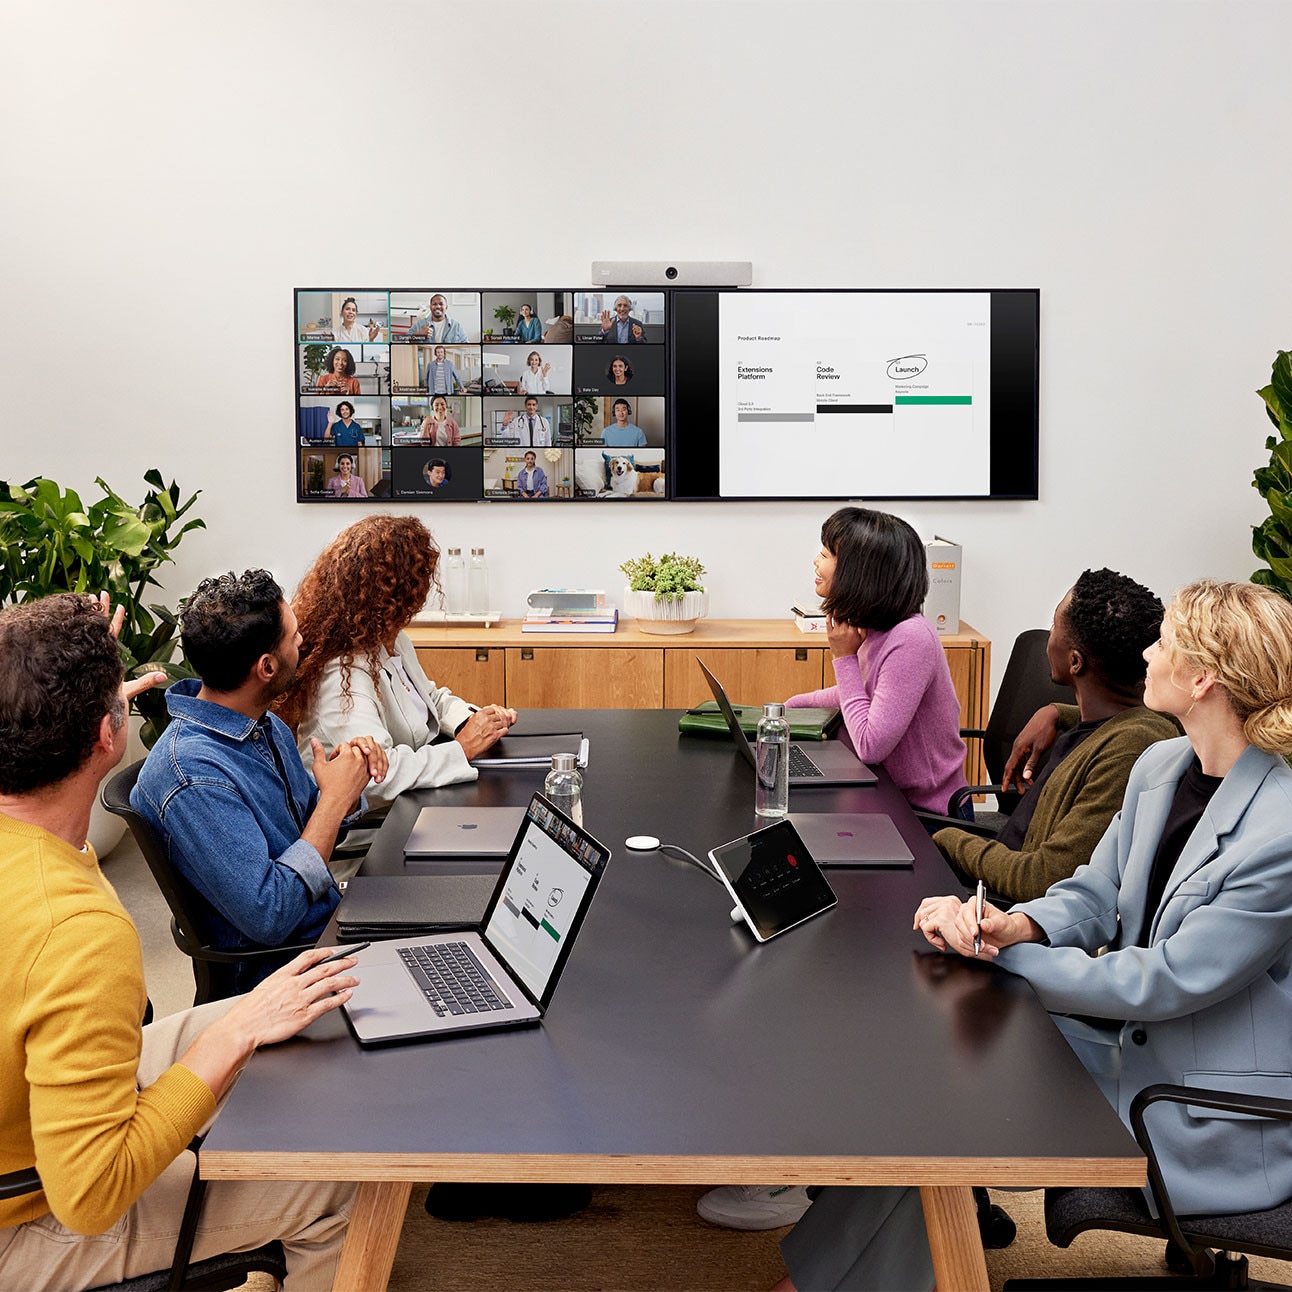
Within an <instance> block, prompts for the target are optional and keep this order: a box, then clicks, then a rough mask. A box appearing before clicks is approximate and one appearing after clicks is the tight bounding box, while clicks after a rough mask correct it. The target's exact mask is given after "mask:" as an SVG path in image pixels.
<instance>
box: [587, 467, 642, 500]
mask: <svg viewBox="0 0 1292 1292" xmlns="http://www.w3.org/2000/svg"><path fill="white" fill-rule="evenodd" d="M606 470H607V471H608V472H609V474H610V484H609V487H608V488H605V489H603V490H602V491H601V492H600V493H599V494H598V495H597V497H598V498H631V497H632V496H633V495H634V494H635V493H636V492H637V468H636V467H635V466H633V460H632V458H611V459H610V460H609V461H608V462H607V463H606Z"/></svg>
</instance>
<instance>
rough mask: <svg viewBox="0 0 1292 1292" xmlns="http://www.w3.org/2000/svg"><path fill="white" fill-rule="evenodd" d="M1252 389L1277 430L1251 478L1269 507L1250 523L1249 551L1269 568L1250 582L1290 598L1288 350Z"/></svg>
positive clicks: (1291, 388) (1291, 361) (1291, 390)
mask: <svg viewBox="0 0 1292 1292" xmlns="http://www.w3.org/2000/svg"><path fill="white" fill-rule="evenodd" d="M1256 393H1257V394H1258V395H1259V396H1260V397H1261V398H1262V399H1263V400H1264V401H1265V411H1266V413H1267V414H1268V416H1269V419H1270V421H1271V422H1273V423H1274V425H1275V427H1276V428H1277V430H1278V434H1277V435H1271V436H1269V437H1268V438H1267V439H1266V441H1265V447H1266V448H1267V449H1269V451H1270V464H1269V466H1267V467H1258V468H1257V470H1256V473H1255V475H1254V477H1253V479H1252V488H1254V489H1257V490H1259V491H1260V495H1261V497H1262V498H1264V499H1265V502H1266V504H1267V505H1268V507H1269V509H1270V514H1269V516H1268V517H1267V518H1266V519H1265V521H1264V522H1263V523H1262V524H1260V525H1255V526H1253V527H1252V551H1253V552H1255V553H1256V555H1257V556H1258V557H1260V559H1261V560H1262V561H1264V562H1265V563H1266V565H1268V566H1269V569H1266V570H1257V571H1256V573H1255V574H1253V575H1252V582H1253V583H1262V584H1264V585H1265V586H1266V587H1267V588H1273V589H1274V590H1275V592H1277V593H1279V594H1280V595H1282V596H1284V597H1286V598H1287V599H1288V600H1289V601H1292V352H1289V351H1287V350H1280V351H1279V352H1278V355H1277V357H1276V358H1275V360H1274V367H1273V369H1272V370H1271V372H1270V384H1269V385H1268V386H1265V387H1264V388H1263V389H1261V390H1258V391H1257V392H1256Z"/></svg>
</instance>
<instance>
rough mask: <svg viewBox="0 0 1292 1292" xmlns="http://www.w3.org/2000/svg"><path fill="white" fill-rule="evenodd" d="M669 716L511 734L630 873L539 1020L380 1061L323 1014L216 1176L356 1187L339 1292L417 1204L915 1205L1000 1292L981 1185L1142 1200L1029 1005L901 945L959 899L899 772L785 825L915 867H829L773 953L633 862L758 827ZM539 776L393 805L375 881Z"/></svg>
mask: <svg viewBox="0 0 1292 1292" xmlns="http://www.w3.org/2000/svg"><path fill="white" fill-rule="evenodd" d="M677 719H678V713H677V712H676V711H662V712H661V711H657V710H608V711H603V712H596V711H588V712H571V711H556V710H547V711H532V712H530V713H527V714H525V715H523V717H522V723H523V726H520V727H518V728H517V731H518V732H519V731H553V732H555V731H576V730H578V731H583V732H584V733H585V734H587V735H588V737H589V739H590V751H591V752H590V758H589V765H588V768H587V770H586V771H585V773H584V778H585V786H584V824H585V825H586V827H587V828H588V829H589V830H590V831H591V832H592V833H593V834H594V835H596V836H597V837H598V838H599V839H601V840H602V842H604V843H605V844H607V845H608V846H609V847H610V849H611V850H612V852H613V854H614V855H613V857H612V859H611V861H610V864H609V866H608V867H607V870H606V875H605V878H604V880H603V882H602V885H601V889H600V891H599V892H598V894H597V897H596V900H595V902H594V904H593V906H592V909H591V911H590V913H589V915H588V918H587V922H586V924H585V925H584V928H583V931H582V933H581V935H580V939H579V942H578V944H577V945H576V946H575V948H574V950H573V952H572V953H571V956H570V960H569V963H568V965H567V967H566V970H565V973H564V976H563V977H562V979H561V982H560V985H559V987H558V989H557V992H556V995H555V998H554V999H553V1002H552V1006H551V1008H550V1010H549V1012H548V1015H547V1018H546V1019H545V1020H544V1022H543V1024H542V1026H540V1027H537V1028H529V1029H525V1030H521V1031H514V1032H503V1033H495V1034H492V1035H475V1036H468V1037H461V1038H454V1039H447V1040H440V1041H435V1042H431V1043H421V1044H411V1045H400V1046H394V1047H390V1048H385V1049H376V1050H368V1051H364V1050H361V1049H360V1048H359V1046H358V1044H357V1043H356V1042H355V1041H354V1039H353V1037H352V1036H351V1035H350V1033H349V1031H348V1030H347V1028H346V1025H345V1023H344V1021H343V1020H342V1019H341V1018H340V1016H339V1014H332V1015H329V1016H328V1017H327V1018H325V1019H321V1020H320V1021H319V1022H318V1023H316V1024H315V1025H314V1026H313V1027H311V1028H310V1029H309V1030H308V1031H307V1032H306V1033H305V1034H304V1035H303V1036H301V1037H299V1038H297V1039H296V1040H294V1041H291V1042H288V1043H286V1044H284V1045H280V1046H275V1047H273V1048H271V1049H268V1050H265V1051H262V1052H260V1053H258V1054H257V1055H256V1056H255V1058H254V1059H253V1061H252V1062H251V1064H250V1065H249V1066H248V1068H247V1071H246V1072H245V1073H244V1074H243V1076H242V1078H241V1080H240V1081H239V1083H238V1085H237V1088H236V1089H235V1090H234V1092H233V1095H232V1096H231V1098H230V1100H229V1102H228V1104H227V1106H226V1107H225V1109H224V1111H223V1113H222V1114H221V1116H220V1118H219V1120H218V1122H217V1123H216V1125H215V1128H214V1129H213V1130H212V1132H211V1134H210V1136H209V1138H208V1139H207V1141H206V1145H205V1147H204V1148H203V1151H202V1173H203V1175H204V1176H207V1177H209V1178H212V1179H247V1178H255V1179H284V1180H300V1179H327V1180H357V1181H362V1182H365V1183H363V1184H361V1187H360V1193H359V1199H358V1202H357V1204H356V1207H355V1211H354V1214H353V1217H352V1220H351V1225H350V1230H349V1233H348V1235H347V1240H346V1247H345V1251H344V1253H343V1256H342V1262H341V1269H340V1272H339V1275H338V1280H337V1283H336V1287H337V1289H346V1290H349V1289H377V1288H383V1287H385V1286H386V1283H387V1281H388V1279H389V1273H390V1267H391V1264H392V1262H393V1260H394V1254H395V1248H396V1246H397V1243H398V1238H399V1231H400V1227H401V1225H402V1223H403V1216H404V1212H405V1210H406V1209H407V1205H408V1199H409V1194H410V1192H411V1189H412V1185H413V1183H415V1182H428V1181H434V1180H500V1181H527V1180H550V1181H567V1182H585V1183H643V1184H650V1183H654V1184H680V1183H696V1184H714V1185H716V1184H766V1183H768V1182H775V1183H786V1184H904V1185H918V1186H919V1187H920V1190H921V1195H922V1199H923V1203H924V1210H925V1220H926V1224H927V1226H928V1230H929V1238H930V1244H931V1246H932V1250H933V1257H934V1268H935V1271H936V1274H937V1281H938V1285H939V1287H944V1288H955V1289H965V1290H968V1289H975V1288H980V1289H984V1290H985V1289H986V1288H987V1286H988V1284H987V1273H986V1265H985V1262H984V1259H983V1254H982V1247H981V1244H980V1242H979V1238H978V1230H977V1224H976V1220H975V1216H974V1209H973V1203H972V1199H971V1197H970V1193H969V1187H968V1186H971V1185H975V1184H984V1185H1018V1186H1040V1185H1082V1184H1086V1185H1093V1184H1097V1185H1142V1184H1143V1183H1144V1178H1145V1173H1144V1159H1143V1156H1142V1154H1141V1153H1140V1152H1139V1149H1138V1148H1137V1146H1136V1144H1135V1142H1134V1140H1133V1139H1132V1137H1131V1136H1130V1134H1129V1132H1127V1131H1126V1130H1125V1128H1124V1127H1123V1126H1122V1125H1121V1123H1120V1121H1119V1120H1118V1119H1117V1116H1116V1114H1115V1113H1114V1111H1113V1110H1112V1109H1111V1108H1110V1107H1109V1106H1108V1104H1107V1103H1106V1101H1105V1100H1104V1099H1103V1097H1102V1096H1101V1095H1100V1094H1099V1091H1098V1090H1097V1089H1096V1087H1095V1084H1094V1082H1093V1081H1092V1080H1091V1079H1090V1078H1089V1076H1088V1075H1087V1074H1086V1072H1085V1070H1084V1069H1083V1068H1082V1067H1081V1065H1080V1063H1079V1062H1078V1061H1077V1059H1076V1057H1075V1056H1074V1055H1073V1054H1072V1052H1071V1051H1070V1050H1069V1048H1068V1046H1067V1043H1066V1042H1065V1041H1064V1040H1063V1038H1062V1037H1061V1036H1060V1034H1059V1032H1058V1030H1057V1029H1056V1028H1055V1027H1054V1025H1053V1023H1052V1022H1051V1021H1050V1019H1049V1017H1048V1015H1047V1014H1046V1013H1045V1011H1044V1010H1043V1009H1042V1008H1041V1006H1040V1003H1039V1002H1038V1001H1037V1000H1036V998H1035V996H1034V995H1033V993H1032V991H1031V989H1030V988H1029V987H1028V986H1027V985H1026V984H1025V983H1024V982H1022V981H1021V980H1020V979H1017V978H1015V977H1013V976H1012V975H1010V974H1007V973H1005V972H1003V971H998V970H994V969H992V968H991V967H990V966H987V965H983V964H977V963H970V962H966V961H961V960H958V959H956V958H953V957H947V956H943V955H940V954H938V953H936V952H934V951H933V950H932V948H930V947H929V946H928V944H927V943H925V942H924V940H923V939H922V938H921V937H920V936H919V935H918V934H915V933H913V932H912V931H911V927H910V926H911V920H912V918H913V915H914V911H915V907H916V906H917V905H918V903H919V901H920V899H921V898H923V897H926V896H929V895H930V894H935V893H946V892H958V891H960V889H959V886H958V885H957V884H956V882H955V881H954V880H953V879H952V877H951V874H950V872H949V871H948V869H947V867H946V865H945V864H944V862H943V861H942V859H941V856H940V854H939V853H938V851H937V849H936V848H934V847H933V845H932V843H931V842H930V840H929V839H928V837H927V835H926V834H925V833H924V831H923V829H922V828H921V827H920V825H919V823H918V822H917V821H916V819H915V817H914V816H913V815H912V814H911V812H910V810H909V809H908V808H907V806H906V804H905V801H904V800H903V799H902V798H901V796H900V794H898V792H897V791H896V790H895V789H894V788H893V787H892V785H891V784H890V783H889V782H888V781H887V779H886V778H884V777H882V776H881V780H880V784H879V785H877V786H873V787H867V788H813V789H810V790H794V791H793V792H792V795H791V803H790V807H791V809H792V810H793V811H795V812H802V811H854V812H869V811H877V812H887V813H888V814H889V815H890V816H891V817H892V818H893V820H894V821H895V822H896V823H897V825H898V828H899V829H900V830H901V832H902V834H903V836H904V837H905V839H906V841H907V843H908V845H909V846H910V848H911V851H912V852H913V853H914V854H915V864H914V867H913V868H912V869H890V870H879V871H840V870H831V871H829V872H828V874H829V879H830V882H831V884H832V886H833V887H834V889H835V891H836V892H837V893H838V896H839V904H838V906H837V907H835V908H834V909H833V910H832V911H829V912H827V913H826V914H825V915H823V916H820V917H818V918H816V919H814V920H812V921H810V922H809V923H807V924H805V925H803V926H801V927H800V928H797V929H794V930H792V931H790V932H789V933H787V934H785V935H784V936H783V937H781V938H778V939H776V940H774V941H772V942H769V943H766V944H763V945H759V944H758V943H756V942H755V941H754V939H753V938H752V937H751V936H750V934H749V933H748V931H747V929H746V928H745V927H744V925H743V924H741V925H734V924H732V922H731V920H730V916H729V912H730V909H731V901H730V898H729V896H728V894H727V893H726V891H725V890H724V889H722V888H720V887H719V886H718V885H717V884H716V883H714V882H712V881H711V880H709V879H706V878H705V876H704V875H703V874H701V873H700V872H699V871H698V870H696V869H695V868H694V867H693V866H690V865H688V864H687V863H685V862H683V861H680V860H673V859H670V858H669V857H667V856H666V855H665V854H663V853H659V852H649V853H633V852H629V851H628V850H627V849H626V848H625V847H624V839H625V838H627V837H628V836H630V835H634V834H653V835H656V836H658V837H659V838H660V839H661V840H663V841H664V842H666V843H678V844H681V845H682V846H683V847H685V848H686V849H688V850H689V851H690V852H692V853H694V854H695V855H696V856H698V857H701V858H702V859H703V858H704V857H705V854H706V853H707V852H708V850H709V849H710V848H711V847H713V846H714V845H716V844H718V843H722V842H725V841H727V840H730V839H734V838H738V837H739V836H741V835H743V834H746V833H748V832H749V831H750V830H751V829H753V828H755V825H756V824H757V823H756V820H755V818H754V815H753V799H754V787H753V773H752V771H751V769H750V768H749V766H748V764H747V763H746V762H745V761H744V760H743V759H741V758H740V757H739V755H738V754H737V752H736V751H735V749H734V748H733V747H732V745H731V743H730V742H729V741H727V740H725V739H712V738H705V737H698V738H697V737H679V735H678V731H677ZM542 781H543V772H542V771H541V770H538V769H510V770H488V771H484V772H482V773H481V775H480V779H479V781H477V782H475V783H472V784H466V785H456V786H449V787H446V788H443V789H439V790H435V791H418V792H415V793H412V794H408V795H405V796H403V797H402V798H401V799H400V800H399V802H397V803H396V804H395V805H394V806H393V807H392V809H391V811H390V814H389V816H388V818H387V820H386V822H385V824H384V825H383V827H382V830H381V833H380V834H379V836H378V838H377V840H376V841H375V843H374V844H373V847H372V849H371V851H370V852H369V855H368V858H367V859H366V861H365V862H364V866H363V869H362V871H361V873H363V874H391V873H404V866H405V863H404V858H403V842H404V840H405V838H406V837H407V835H408V832H409V830H410V829H411V827H412V823H413V821H414V820H415V818H416V813H417V811H418V809H419V808H420V807H421V806H422V805H423V804H424V803H426V802H430V801H433V802H435V803H437V804H444V805H463V804H473V803H480V804H499V805H507V804H517V805H520V804H524V803H526V802H528V800H529V796H530V794H531V793H532V792H533V791H534V790H535V789H541V788H542ZM414 865H415V863H409V871H410V872H411V871H412V870H413V869H414ZM426 869H427V864H422V865H421V866H418V867H417V870H418V872H419V873H425V872H426Z"/></svg>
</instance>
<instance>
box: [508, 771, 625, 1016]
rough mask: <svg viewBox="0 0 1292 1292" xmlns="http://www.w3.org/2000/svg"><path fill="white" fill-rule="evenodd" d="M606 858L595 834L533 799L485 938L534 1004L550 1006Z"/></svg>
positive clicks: (542, 801) (538, 799)
mask: <svg viewBox="0 0 1292 1292" xmlns="http://www.w3.org/2000/svg"><path fill="white" fill-rule="evenodd" d="M607 855H608V854H607V853H606V850H605V849H604V848H602V847H601V845H600V844H598V843H597V841H596V840H595V839H593V838H592V836H591V835H588V834H585V833H584V832H583V831H581V830H579V829H578V827H577V826H574V825H571V824H570V822H568V821H567V820H566V819H565V817H563V816H562V815H561V814H560V813H559V812H557V811H555V810H554V809H553V808H552V807H550V806H549V805H548V804H547V802H546V800H544V799H541V798H539V797H538V796H535V797H534V799H533V801H532V802H531V803H530V805H529V807H528V808H527V809H526V812H525V825H524V828H523V830H522V832H521V836H520V839H519V841H518V843H517V844H516V846H515V851H514V854H513V856H514V860H513V861H512V862H511V864H510V865H509V866H508V867H507V871H506V875H505V878H504V879H503V881H502V888H501V891H500V892H499V893H497V894H496V895H495V900H494V902H493V908H492V910H491V912H490V914H489V918H488V922H487V923H486V924H485V927H484V929H483V933H484V938H485V941H486V942H487V943H488V944H489V946H490V948H491V949H492V950H493V952H494V954H495V955H497V956H498V958H499V959H500V960H502V962H503V963H504V964H505V965H506V966H507V968H508V969H510V970H511V972H512V973H513V974H514V975H515V977H516V979H517V980H518V981H519V982H520V983H522V984H523V985H524V986H525V988H526V989H527V990H528V991H529V992H530V993H531V994H532V996H533V997H534V999H535V1000H538V1001H541V1002H543V1003H544V1004H546V998H547V996H548V994H549V992H550V990H551V988H552V987H553V986H554V985H555V983H556V979H557V977H558V975H559V973H560V971H561V969H562V967H563V966H564V963H565V957H566V954H567V952H568V950H569V946H570V943H571V942H572V941H573V936H574V934H575V933H576V932H577V931H578V927H579V924H580V923H581V921H582V918H583V914H584V911H585V910H586V907H587V905H588V902H587V900H586V899H587V898H588V897H589V893H588V889H589V887H590V886H591V885H592V883H593V881H594V879H595V878H596V877H597V876H599V875H600V873H601V871H602V870H603V869H604V867H605V864H606V858H607Z"/></svg>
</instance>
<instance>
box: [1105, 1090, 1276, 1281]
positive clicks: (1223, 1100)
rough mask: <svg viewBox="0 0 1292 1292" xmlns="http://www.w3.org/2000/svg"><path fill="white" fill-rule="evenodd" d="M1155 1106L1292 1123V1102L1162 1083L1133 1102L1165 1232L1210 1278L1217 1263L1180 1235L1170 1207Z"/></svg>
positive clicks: (1137, 1133) (1133, 1120)
mask: <svg viewBox="0 0 1292 1292" xmlns="http://www.w3.org/2000/svg"><path fill="white" fill-rule="evenodd" d="M1156 1103H1172V1104H1187V1105H1189V1106H1190V1107H1194V1108H1214V1109H1215V1110H1216V1111H1217V1112H1229V1113H1250V1114H1251V1115H1253V1116H1256V1117H1271V1118H1276V1119H1277V1120H1279V1121H1292V1099H1277V1098H1275V1097H1274V1096H1272V1095H1271V1096H1268V1097H1267V1096H1262V1095H1240V1094H1237V1093H1236V1092H1234V1091H1229V1090H1208V1089H1206V1088H1204V1087H1202V1086H1176V1085H1169V1084H1166V1083H1162V1082H1159V1083H1158V1084H1156V1085H1152V1086H1145V1087H1144V1089H1143V1090H1141V1091H1140V1092H1139V1094H1137V1095H1136V1096H1135V1098H1134V1099H1133V1100H1132V1101H1131V1108H1130V1119H1131V1131H1132V1133H1133V1134H1134V1136H1135V1140H1136V1142H1137V1143H1138V1144H1139V1146H1140V1148H1142V1149H1143V1150H1144V1156H1145V1157H1146V1158H1147V1159H1148V1185H1149V1188H1150V1189H1151V1190H1152V1192H1153V1199H1154V1201H1155V1202H1156V1203H1157V1209H1158V1212H1159V1213H1160V1214H1161V1217H1162V1222H1163V1224H1164V1225H1165V1226H1166V1231H1167V1233H1168V1234H1169V1235H1170V1237H1171V1241H1172V1242H1174V1243H1175V1244H1176V1246H1177V1247H1179V1248H1180V1250H1181V1251H1183V1252H1184V1253H1185V1255H1186V1256H1187V1257H1188V1258H1189V1260H1190V1262H1191V1263H1192V1265H1193V1268H1194V1271H1195V1273H1196V1274H1197V1276H1198V1277H1199V1278H1204V1279H1205V1278H1210V1277H1211V1276H1212V1274H1213V1273H1214V1272H1215V1261H1214V1259H1213V1258H1212V1255H1211V1253H1210V1252H1209V1251H1208V1250H1207V1249H1206V1248H1202V1247H1195V1246H1194V1245H1193V1244H1192V1243H1190V1242H1189V1240H1188V1239H1187V1238H1186V1237H1185V1236H1184V1234H1183V1233H1182V1232H1181V1229H1180V1222H1179V1220H1178V1219H1177V1217H1176V1214H1175V1208H1174V1207H1173V1206H1172V1205H1171V1195H1170V1194H1169V1193H1168V1192H1167V1188H1166V1181H1165V1180H1164V1179H1163V1178H1162V1168H1161V1167H1160V1166H1159V1165H1158V1161H1157V1153H1156V1152H1155V1151H1154V1149H1153V1141H1152V1138H1151V1137H1150V1135H1149V1133H1148V1126H1147V1124H1146V1123H1145V1120H1144V1114H1145V1112H1147V1110H1148V1109H1149V1108H1150V1107H1151V1106H1152V1105H1153V1104H1156Z"/></svg>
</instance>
